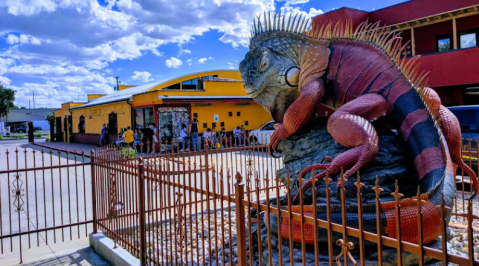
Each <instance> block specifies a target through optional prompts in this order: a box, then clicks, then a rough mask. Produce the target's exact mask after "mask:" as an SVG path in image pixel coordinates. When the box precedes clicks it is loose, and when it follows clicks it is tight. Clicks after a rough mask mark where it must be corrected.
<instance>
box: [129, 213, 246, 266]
mask: <svg viewBox="0 0 479 266" xmlns="http://www.w3.org/2000/svg"><path fill="white" fill-rule="evenodd" d="M222 216H223V220H222V219H221V217H222ZM229 216H231V223H229ZM215 218H216V220H215ZM215 221H216V228H215ZM184 222H185V223H186V231H185V232H182V231H180V227H181V228H183V230H184V228H185V224H184V223H182V224H181V226H180V225H179V224H178V223H176V222H174V221H166V222H162V223H161V224H160V225H159V226H156V227H153V228H152V230H148V231H147V240H146V242H147V245H148V250H147V254H149V255H150V256H151V257H154V258H157V257H158V256H159V263H160V264H162V265H176V264H177V265H183V264H185V262H186V261H188V263H192V265H220V264H222V261H223V255H224V259H225V262H226V263H229V261H230V255H229V254H230V248H229V243H230V231H229V230H230V229H231V242H232V248H231V252H232V253H233V258H234V260H235V259H236V254H237V247H236V212H235V211H234V210H232V211H231V212H228V210H218V211H216V217H215V212H210V213H209V215H208V214H207V213H203V215H202V214H201V213H200V214H198V215H196V216H187V218H186V219H184ZM208 222H209V225H208ZM221 225H223V228H224V229H223V230H221V228H222V226H221ZM208 229H209V230H208ZM215 229H216V230H215ZM215 232H216V233H215ZM137 235H138V236H139V234H138V233H137ZM181 235H183V236H184V237H183V239H182V237H181ZM210 244H211V245H210ZM223 248H224V252H223ZM216 252H218V254H217V255H216ZM192 254H193V256H192ZM210 256H211V261H212V263H211V264H210V263H209V260H210V259H209V258H210ZM217 258H218V263H215V261H216V259H217ZM175 262H176V263H175ZM188 265H190V264H188Z"/></svg>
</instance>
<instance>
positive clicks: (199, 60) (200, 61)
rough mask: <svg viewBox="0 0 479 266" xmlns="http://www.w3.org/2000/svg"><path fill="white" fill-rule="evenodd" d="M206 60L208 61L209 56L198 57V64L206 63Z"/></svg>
mask: <svg viewBox="0 0 479 266" xmlns="http://www.w3.org/2000/svg"><path fill="white" fill-rule="evenodd" d="M206 61H208V58H205V57H203V58H200V59H198V64H204V63H205V62H206Z"/></svg>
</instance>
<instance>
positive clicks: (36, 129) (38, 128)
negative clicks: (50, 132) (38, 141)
mask: <svg viewBox="0 0 479 266" xmlns="http://www.w3.org/2000/svg"><path fill="white" fill-rule="evenodd" d="M35 131H42V128H41V127H33V132H35Z"/></svg>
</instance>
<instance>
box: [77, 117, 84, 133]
mask: <svg viewBox="0 0 479 266" xmlns="http://www.w3.org/2000/svg"><path fill="white" fill-rule="evenodd" d="M78 132H79V133H85V117H84V116H83V115H82V116H80V123H78Z"/></svg>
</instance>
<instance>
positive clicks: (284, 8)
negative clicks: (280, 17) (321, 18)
mask: <svg viewBox="0 0 479 266" xmlns="http://www.w3.org/2000/svg"><path fill="white" fill-rule="evenodd" d="M281 13H285V14H287V13H290V14H291V15H296V14H298V13H299V14H301V15H303V16H308V17H310V18H312V17H315V16H317V15H320V14H323V13H324V12H323V11H322V10H320V9H316V8H313V7H312V8H310V9H309V13H306V12H305V11H302V10H301V9H300V7H293V6H291V5H290V4H289V3H286V4H284V5H283V6H282V7H281ZM288 16H289V15H288Z"/></svg>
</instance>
